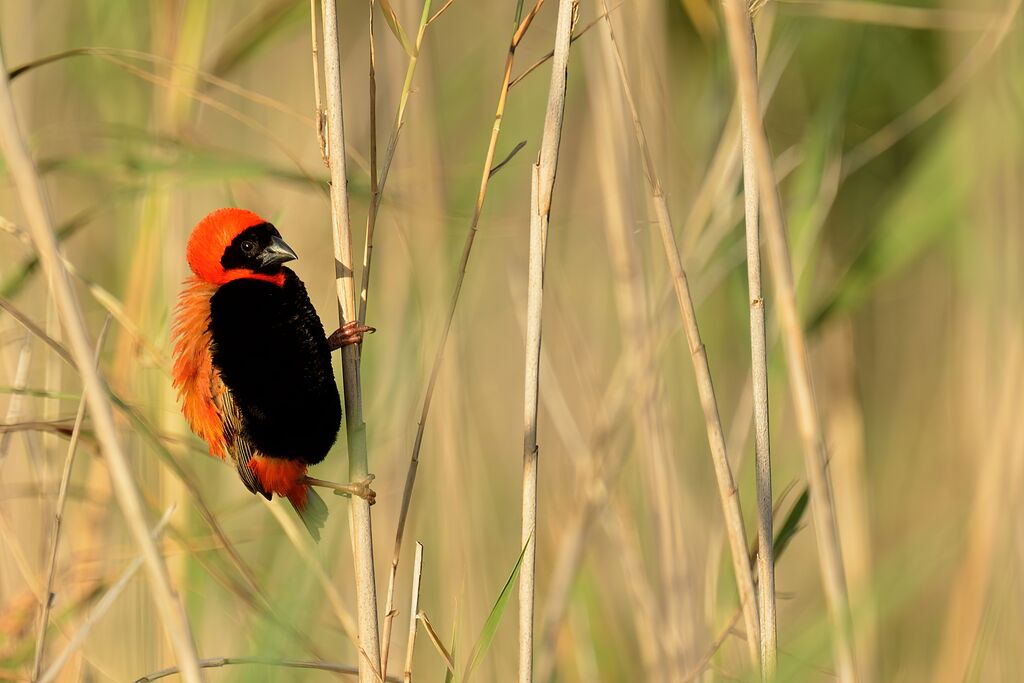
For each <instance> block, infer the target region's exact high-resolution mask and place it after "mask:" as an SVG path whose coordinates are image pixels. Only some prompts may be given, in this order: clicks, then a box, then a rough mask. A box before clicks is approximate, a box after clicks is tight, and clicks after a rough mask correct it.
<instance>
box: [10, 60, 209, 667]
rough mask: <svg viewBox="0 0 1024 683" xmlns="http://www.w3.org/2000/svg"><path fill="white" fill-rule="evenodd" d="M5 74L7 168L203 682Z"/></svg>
mask: <svg viewBox="0 0 1024 683" xmlns="http://www.w3.org/2000/svg"><path fill="white" fill-rule="evenodd" d="M0 71H2V74H0V145H2V147H3V150H4V155H5V157H6V160H7V165H8V169H9V171H10V173H11V176H12V177H13V178H14V181H15V184H16V186H17V189H18V193H19V195H20V197H21V203H22V209H23V210H24V212H25V215H26V216H27V218H28V226H29V228H30V230H31V234H32V238H33V241H34V242H35V245H36V249H37V250H38V252H39V258H40V263H41V264H42V266H43V269H44V270H45V272H46V274H47V279H48V281H49V284H50V289H51V293H52V295H53V297H54V298H55V300H56V302H57V306H58V309H59V311H60V316H61V322H62V323H63V328H64V332H65V334H66V336H67V339H68V345H69V346H70V348H71V353H72V355H73V356H74V358H75V361H76V364H77V366H78V371H79V374H80V375H81V377H82V385H83V391H84V393H85V395H86V398H87V402H88V408H89V411H90V413H91V414H92V416H93V428H94V430H95V432H96V436H97V438H98V440H99V442H100V444H101V446H102V449H103V453H104V456H105V460H106V463H107V469H108V471H109V475H110V481H111V484H112V485H113V488H114V493H115V494H116V496H117V500H118V503H119V504H120V506H121V510H122V512H123V513H124V517H125V520H126V521H127V523H128V527H129V529H130V530H131V533H132V535H133V536H134V537H135V540H136V542H137V543H138V544H139V547H140V549H141V551H142V556H143V558H144V560H145V564H146V569H147V573H148V575H149V583H150V589H151V590H150V593H151V594H152V597H153V600H154V602H155V603H156V607H157V610H158V612H159V614H160V619H161V621H162V622H163V625H164V628H165V630H166V633H167V636H168V638H169V639H170V641H171V644H172V645H173V647H174V651H175V656H176V657H177V659H178V663H179V665H180V666H181V668H182V677H183V679H184V680H186V681H189V682H196V683H198V681H200V680H201V678H202V677H201V674H200V671H199V665H198V656H197V655H196V648H195V641H194V640H193V638H192V631H191V628H190V627H189V623H188V619H187V617H186V615H185V612H184V608H183V606H182V605H181V603H180V602H179V601H178V597H177V595H176V594H175V592H174V588H173V587H172V586H171V582H170V577H169V576H168V573H167V567H166V565H165V564H164V562H163V558H162V557H161V556H160V552H159V550H158V548H157V547H156V543H155V542H154V541H153V539H152V538H151V536H150V535H149V530H148V529H147V528H146V521H145V515H144V513H143V509H142V503H141V501H140V498H139V491H138V489H137V488H136V486H135V482H134V480H133V479H132V474H131V469H130V467H129V465H128V460H127V457H126V455H125V453H124V451H123V450H122V449H121V444H120V442H119V440H118V436H117V430H116V427H115V425H114V416H113V411H112V408H111V404H110V398H109V396H108V394H107V391H106V388H105V385H104V382H103V380H102V378H101V377H100V374H99V372H98V371H97V370H96V368H95V367H94V366H93V365H92V360H91V359H92V357H93V353H94V350H93V349H92V347H91V345H90V343H89V339H88V335H87V333H86V329H85V322H84V320H83V318H82V312H81V310H80V309H79V307H78V302H77V300H76V299H75V296H74V293H73V292H72V290H71V283H70V282H69V280H68V274H67V271H66V270H65V268H64V264H63V263H62V261H61V259H60V256H59V248H58V244H57V239H56V237H55V236H54V231H53V221H52V219H51V216H50V211H49V208H48V202H47V197H46V190H45V188H44V187H43V184H42V182H41V180H40V178H39V174H38V172H37V170H36V166H35V162H34V161H33V160H32V157H31V155H30V154H29V151H28V148H27V146H26V144H25V141H24V139H23V137H22V134H21V130H20V126H19V125H18V118H17V114H16V112H15V108H14V100H13V98H12V96H11V91H10V81H9V80H8V77H7V67H6V65H5V64H4V63H3V59H2V57H0Z"/></svg>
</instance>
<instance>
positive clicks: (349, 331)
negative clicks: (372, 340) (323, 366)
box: [327, 320, 377, 351]
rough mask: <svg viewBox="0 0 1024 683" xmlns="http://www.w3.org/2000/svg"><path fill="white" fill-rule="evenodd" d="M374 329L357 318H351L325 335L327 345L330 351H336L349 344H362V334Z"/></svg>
mask: <svg viewBox="0 0 1024 683" xmlns="http://www.w3.org/2000/svg"><path fill="white" fill-rule="evenodd" d="M376 331H377V328H375V327H368V326H366V325H363V324H362V323H361V322H359V321H358V320H353V321H351V322H347V323H345V324H344V325H342V326H341V327H339V328H338V329H337V330H335V331H334V332H332V333H331V335H330V336H329V337H327V347H328V348H329V349H330V350H331V351H337V350H338V349H340V348H341V347H343V346H349V345H350V344H362V343H363V335H364V334H373V333H374V332H376Z"/></svg>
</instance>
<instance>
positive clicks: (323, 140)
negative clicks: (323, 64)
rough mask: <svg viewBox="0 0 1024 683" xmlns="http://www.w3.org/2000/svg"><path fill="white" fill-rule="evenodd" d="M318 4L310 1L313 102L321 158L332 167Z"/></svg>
mask: <svg viewBox="0 0 1024 683" xmlns="http://www.w3.org/2000/svg"><path fill="white" fill-rule="evenodd" d="M316 2H317V0H309V33H310V43H311V44H312V46H313V102H314V107H315V112H314V113H315V115H316V139H317V142H319V143H320V158H321V159H322V160H323V162H324V166H330V165H331V164H330V160H329V158H328V156H327V135H326V131H325V130H324V129H325V127H326V125H327V121H326V119H325V118H324V105H323V99H322V97H321V95H320V41H318V40H317V36H316V17H317V14H319V13H318V12H317V11H316Z"/></svg>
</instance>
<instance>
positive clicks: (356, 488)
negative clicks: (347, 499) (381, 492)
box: [334, 474, 377, 505]
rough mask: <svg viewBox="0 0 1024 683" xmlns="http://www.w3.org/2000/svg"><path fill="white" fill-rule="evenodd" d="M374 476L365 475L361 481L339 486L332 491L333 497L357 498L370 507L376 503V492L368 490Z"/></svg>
mask: <svg viewBox="0 0 1024 683" xmlns="http://www.w3.org/2000/svg"><path fill="white" fill-rule="evenodd" d="M373 479H374V476H373V475H372V474H367V475H366V476H365V477H363V478H362V479H359V480H357V481H353V482H352V483H349V484H339V485H338V486H337V487H336V488H335V489H334V495H336V496H359V497H360V498H362V499H363V500H365V501H366V502H367V503H369V504H370V505H373V504H374V503H376V502H377V492H376V491H374V490H373V489H371V488H370V484H372V483H373Z"/></svg>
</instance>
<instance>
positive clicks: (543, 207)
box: [519, 0, 576, 683]
mask: <svg viewBox="0 0 1024 683" xmlns="http://www.w3.org/2000/svg"><path fill="white" fill-rule="evenodd" d="M575 9H576V2H575V0H560V2H559V3H558V20H557V23H556V26H555V49H554V56H553V57H552V61H551V83H550V85H549V87H548V104H547V112H546V114H545V116H544V132H543V134H542V136H541V143H540V160H539V161H538V163H536V164H535V165H534V166H533V183H532V188H531V197H530V263H529V275H528V280H527V281H528V287H527V293H526V382H525V395H524V416H523V419H524V424H523V505H522V508H523V509H522V518H523V524H522V535H521V543H522V546H523V548H524V556H523V565H522V570H521V573H520V576H519V683H531V681H533V607H534V601H535V597H534V591H535V588H536V577H535V571H536V563H537V540H536V532H537V460H538V456H539V449H538V447H537V412H538V410H537V409H538V397H539V391H540V345H541V318H542V316H543V312H544V259H545V251H546V248H547V237H548V222H549V220H550V217H551V198H552V195H553V193H554V187H555V172H556V171H557V169H558V150H559V147H560V142H561V139H562V118H563V114H564V112H565V85H566V79H567V77H568V70H569V43H570V39H571V38H572V26H573V19H574V14H575Z"/></svg>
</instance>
